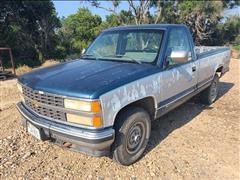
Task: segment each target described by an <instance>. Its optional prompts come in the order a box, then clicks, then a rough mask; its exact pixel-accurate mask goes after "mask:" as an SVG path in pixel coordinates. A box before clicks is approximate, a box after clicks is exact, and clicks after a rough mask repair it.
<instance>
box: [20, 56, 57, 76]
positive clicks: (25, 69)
mask: <svg viewBox="0 0 240 180" xmlns="http://www.w3.org/2000/svg"><path fill="white" fill-rule="evenodd" d="M58 63H59V61H56V60H54V59H49V60H46V61H45V62H44V63H43V64H42V65H41V66H39V67H37V68H43V67H47V66H52V65H54V64H58ZM33 69H34V68H31V67H29V66H27V65H25V64H24V65H22V66H19V67H17V68H16V74H17V76H20V75H23V74H25V73H28V72H30V71H32V70H33Z"/></svg>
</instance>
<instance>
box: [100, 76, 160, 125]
mask: <svg viewBox="0 0 240 180" xmlns="http://www.w3.org/2000/svg"><path fill="white" fill-rule="evenodd" d="M159 85H160V75H159V73H157V74H155V75H151V76H148V77H145V78H142V79H140V80H136V81H134V82H131V83H128V84H126V85H124V86H121V87H118V88H116V89H114V90H112V91H109V92H107V93H105V94H103V95H101V96H100V98H99V99H100V101H101V105H102V115H103V123H104V127H108V126H113V124H114V121H115V118H116V116H117V114H118V112H119V111H120V110H121V109H122V108H124V107H125V106H127V105H129V104H131V103H133V102H136V101H138V100H141V99H143V98H146V97H151V98H153V100H154V108H155V109H157V102H158V99H159V98H160V86H159Z"/></svg>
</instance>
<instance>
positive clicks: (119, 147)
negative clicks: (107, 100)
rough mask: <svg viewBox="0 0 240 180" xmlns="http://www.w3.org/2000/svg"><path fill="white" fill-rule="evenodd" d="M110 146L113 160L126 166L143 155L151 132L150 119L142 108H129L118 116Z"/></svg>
mask: <svg viewBox="0 0 240 180" xmlns="http://www.w3.org/2000/svg"><path fill="white" fill-rule="evenodd" d="M116 123H117V124H116V128H115V130H116V136H115V141H114V144H113V146H112V152H113V158H114V159H115V160H116V161H117V162H118V163H120V164H122V165H125V166H128V165H130V164H133V163H134V162H136V161H137V160H138V159H139V158H140V157H141V156H142V154H143V152H144V150H145V148H146V146H147V143H148V140H149V137H150V132H151V119H150V116H149V114H148V113H147V112H146V111H145V110H144V109H142V108H137V107H133V108H132V107H131V108H129V110H127V111H124V112H122V113H120V114H119V117H118V119H117V122H116Z"/></svg>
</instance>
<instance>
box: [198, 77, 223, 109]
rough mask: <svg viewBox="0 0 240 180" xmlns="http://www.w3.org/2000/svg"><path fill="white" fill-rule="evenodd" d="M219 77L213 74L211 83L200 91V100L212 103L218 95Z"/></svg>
mask: <svg viewBox="0 0 240 180" xmlns="http://www.w3.org/2000/svg"><path fill="white" fill-rule="evenodd" d="M218 83H219V77H218V75H217V74H215V76H214V78H213V81H212V83H211V85H210V86H209V87H208V88H207V89H206V90H204V91H203V92H202V93H201V100H202V102H203V103H204V104H208V105H210V104H212V103H213V102H214V101H215V100H216V99H217V96H218Z"/></svg>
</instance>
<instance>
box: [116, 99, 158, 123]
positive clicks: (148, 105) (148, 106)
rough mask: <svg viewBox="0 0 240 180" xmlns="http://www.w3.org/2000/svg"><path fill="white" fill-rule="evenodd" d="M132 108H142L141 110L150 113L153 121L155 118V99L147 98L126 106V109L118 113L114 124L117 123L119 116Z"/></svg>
mask: <svg viewBox="0 0 240 180" xmlns="http://www.w3.org/2000/svg"><path fill="white" fill-rule="evenodd" d="M131 107H141V108H143V109H144V110H145V111H147V112H148V113H149V115H150V118H151V120H153V119H154V116H155V105H154V99H153V97H146V98H143V99H140V100H137V101H135V102H132V103H130V104H128V105H126V106H124V107H123V108H122V109H121V110H120V111H119V112H118V113H117V115H116V118H115V122H114V124H115V123H116V120H117V119H118V116H119V115H120V114H121V113H122V112H123V111H126V110H127V109H129V108H131Z"/></svg>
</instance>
